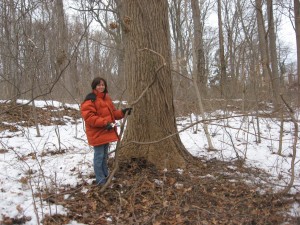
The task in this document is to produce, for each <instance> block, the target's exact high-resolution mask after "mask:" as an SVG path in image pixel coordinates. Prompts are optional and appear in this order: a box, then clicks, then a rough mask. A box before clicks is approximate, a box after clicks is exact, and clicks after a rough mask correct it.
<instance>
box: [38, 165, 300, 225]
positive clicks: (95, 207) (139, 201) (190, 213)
mask: <svg viewBox="0 0 300 225" xmlns="http://www.w3.org/2000/svg"><path fill="white" fill-rule="evenodd" d="M234 164H235V163H226V162H221V161H217V160H211V161H206V162H203V163H202V164H201V165H199V167H197V168H196V167H191V168H188V169H187V170H184V172H180V171H158V170H157V169H155V167H154V166H153V165H151V164H149V163H148V162H147V161H146V160H143V159H132V161H131V162H127V163H122V164H121V166H120V169H119V171H118V172H117V174H116V176H115V178H114V179H113V180H112V182H111V184H110V185H109V187H108V188H107V189H105V190H104V192H100V189H101V188H100V187H98V186H95V185H88V184H82V186H78V187H77V188H75V189H69V190H66V189H64V190H61V193H68V194H70V197H69V198H68V200H65V199H63V196H61V197H59V196H57V197H56V198H54V195H52V197H50V198H49V199H51V201H52V202H53V203H57V204H62V205H63V206H64V207H66V208H68V210H69V213H68V215H54V216H51V217H47V218H45V219H44V221H43V223H44V224H45V225H52V224H65V223H68V221H70V220H76V221H78V222H81V223H84V224H154V225H163V224H165V225H167V224H300V218H299V217H298V218H295V217H292V216H291V215H290V214H289V213H288V211H289V210H290V208H291V205H292V204H293V203H294V202H295V201H296V202H298V203H299V202H300V195H299V193H298V195H273V194H272V191H271V190H268V189H267V188H265V187H264V186H261V185H259V184H257V185H255V184H254V183H253V182H250V180H252V181H253V180H254V179H255V177H258V176H260V177H265V178H266V179H267V174H264V172H262V171H259V170H258V169H256V168H244V167H243V166H241V165H238V167H236V166H237V165H234ZM233 167H234V168H239V169H238V171H237V170H236V169H234V170H233V169H232V168H233ZM83 189H84V191H82V190H83Z"/></svg>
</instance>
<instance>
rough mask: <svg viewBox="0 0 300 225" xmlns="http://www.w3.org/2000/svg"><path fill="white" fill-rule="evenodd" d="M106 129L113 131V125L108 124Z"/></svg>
mask: <svg viewBox="0 0 300 225" xmlns="http://www.w3.org/2000/svg"><path fill="white" fill-rule="evenodd" d="M105 129H106V130H111V129H113V125H112V123H107V125H106V127H105Z"/></svg>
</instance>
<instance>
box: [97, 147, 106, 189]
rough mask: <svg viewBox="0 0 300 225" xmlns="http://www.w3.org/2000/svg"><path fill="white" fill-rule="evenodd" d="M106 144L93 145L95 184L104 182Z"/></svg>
mask: <svg viewBox="0 0 300 225" xmlns="http://www.w3.org/2000/svg"><path fill="white" fill-rule="evenodd" d="M108 146H109V144H104V145H99V146H94V171H95V175H96V183H97V184H105V182H106V177H107V176H108V166H107V159H108Z"/></svg>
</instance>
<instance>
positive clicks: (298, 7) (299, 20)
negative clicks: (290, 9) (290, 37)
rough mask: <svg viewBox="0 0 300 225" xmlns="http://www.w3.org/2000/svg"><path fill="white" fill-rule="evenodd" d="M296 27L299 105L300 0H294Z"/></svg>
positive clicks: (299, 100)
mask: <svg viewBox="0 0 300 225" xmlns="http://www.w3.org/2000/svg"><path fill="white" fill-rule="evenodd" d="M294 14H295V28H296V44H297V77H298V81H297V84H298V85H297V90H298V95H297V98H298V105H300V97H299V93H300V2H299V0H294Z"/></svg>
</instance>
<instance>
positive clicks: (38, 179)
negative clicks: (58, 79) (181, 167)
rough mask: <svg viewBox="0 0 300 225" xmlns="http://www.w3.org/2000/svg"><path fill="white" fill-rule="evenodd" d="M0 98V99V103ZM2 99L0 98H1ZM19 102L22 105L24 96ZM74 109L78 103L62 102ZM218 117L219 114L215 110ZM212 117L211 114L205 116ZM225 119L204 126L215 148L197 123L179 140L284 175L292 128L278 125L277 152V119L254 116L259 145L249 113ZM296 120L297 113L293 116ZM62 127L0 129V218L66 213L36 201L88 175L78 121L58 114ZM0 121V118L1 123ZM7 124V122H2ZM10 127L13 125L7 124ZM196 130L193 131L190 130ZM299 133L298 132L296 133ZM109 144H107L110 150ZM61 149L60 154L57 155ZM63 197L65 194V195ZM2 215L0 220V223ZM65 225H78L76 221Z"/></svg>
mask: <svg viewBox="0 0 300 225" xmlns="http://www.w3.org/2000/svg"><path fill="white" fill-rule="evenodd" d="M0 102H1V101H0ZM2 102H3V101H2ZM19 102H22V103H27V102H26V101H25V100H20V101H19ZM35 105H36V106H37V107H44V106H45V105H53V106H55V107H61V106H63V104H61V103H60V102H56V101H47V102H44V101H35ZM65 106H67V107H71V108H74V109H79V106H78V105H71V104H68V105H65ZM216 113H217V114H218V115H219V116H222V112H216ZM211 116H212V115H211ZM224 117H226V118H227V119H224V120H214V121H212V122H211V124H210V125H209V126H208V129H209V133H210V134H211V135H212V143H213V147H214V148H215V149H216V151H207V148H208V144H207V139H206V137H205V134H204V131H203V127H202V126H201V125H198V129H196V126H194V127H191V128H188V129H186V130H184V131H183V132H180V138H181V140H182V142H183V144H184V145H185V147H186V148H187V150H188V151H190V152H191V153H192V154H193V155H194V156H199V157H203V158H205V159H207V160H209V159H213V158H216V159H221V160H235V159H238V158H239V159H246V164H247V165H251V166H254V167H257V168H262V169H264V170H265V171H267V172H268V173H270V174H271V176H272V177H273V178H274V182H276V183H277V184H278V185H279V186H277V187H276V188H277V189H278V188H282V187H281V186H280V185H285V184H287V183H288V182H289V179H290V168H291V158H292V157H291V155H292V146H293V140H294V139H293V135H294V126H293V124H292V123H291V122H285V123H284V139H283V145H282V156H279V155H278V154H275V153H276V152H277V151H278V146H279V142H278V139H279V125H280V123H279V121H277V120H275V119H269V118H261V119H260V120H259V125H260V132H261V137H262V139H261V143H258V142H257V136H255V135H254V134H257V133H258V129H257V121H256V118H255V117H252V116H249V117H242V116H237V115H235V114H232V115H230V117H229V118H228V115H227V114H226V115H225V114H224ZM296 117H297V118H298V121H299V113H298V114H296ZM64 120H65V122H66V125H53V126H40V132H41V137H36V129H35V127H28V128H26V127H19V130H20V131H18V132H10V131H8V130H4V131H1V132H0V138H1V141H0V216H1V217H2V216H3V215H5V216H8V217H11V218H15V217H18V218H19V217H22V216H26V217H28V218H29V217H30V218H31V220H29V221H28V222H27V223H26V224H27V225H31V224H32V225H36V224H38V222H37V220H41V219H42V218H43V217H44V216H45V215H46V214H55V213H60V214H63V213H66V212H65V209H64V208H63V207H61V206H59V205H56V206H54V205H51V206H49V205H48V204H47V203H46V202H43V201H40V199H41V198H42V197H41V196H38V195H35V194H33V193H37V192H40V193H43V190H45V188H48V189H51V190H57V189H58V188H59V187H61V186H65V187H68V186H70V187H75V186H76V185H77V184H78V183H81V182H82V181H83V180H85V181H87V182H89V183H91V182H92V180H90V179H89V178H88V175H89V174H93V166H92V159H93V150H92V148H90V147H89V146H88V144H87V142H86V137H85V133H84V126H83V123H82V119H78V120H77V121H74V119H73V118H70V117H64ZM177 121H178V130H179V131H180V130H182V129H184V128H185V127H187V126H189V125H190V124H191V123H193V122H195V121H196V117H195V116H194V115H192V116H191V117H188V118H178V119H177ZM4 122H5V121H2V123H4ZM6 124H8V123H6ZM12 125H15V124H12ZM195 131H197V132H195ZM299 136H300V135H299ZM299 142H300V141H299V139H298V145H297V151H298V153H297V154H298V156H297V159H296V165H295V168H296V175H295V181H294V187H293V188H292V190H291V192H296V191H298V192H299V189H300V166H299V164H300V163H299V159H300V157H299V155H300V153H299V146H300V144H299ZM114 147H115V145H114V144H112V145H111V150H113V149H114ZM62 153H64V154H62ZM67 197H68V196H67V195H66V196H65V198H67ZM291 213H293V214H295V215H298V216H299V215H300V206H299V204H295V205H294V206H293V208H292V209H291ZM1 219H2V218H0V221H1ZM70 224H72V225H75V224H78V223H77V222H76V221H72V222H70Z"/></svg>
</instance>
